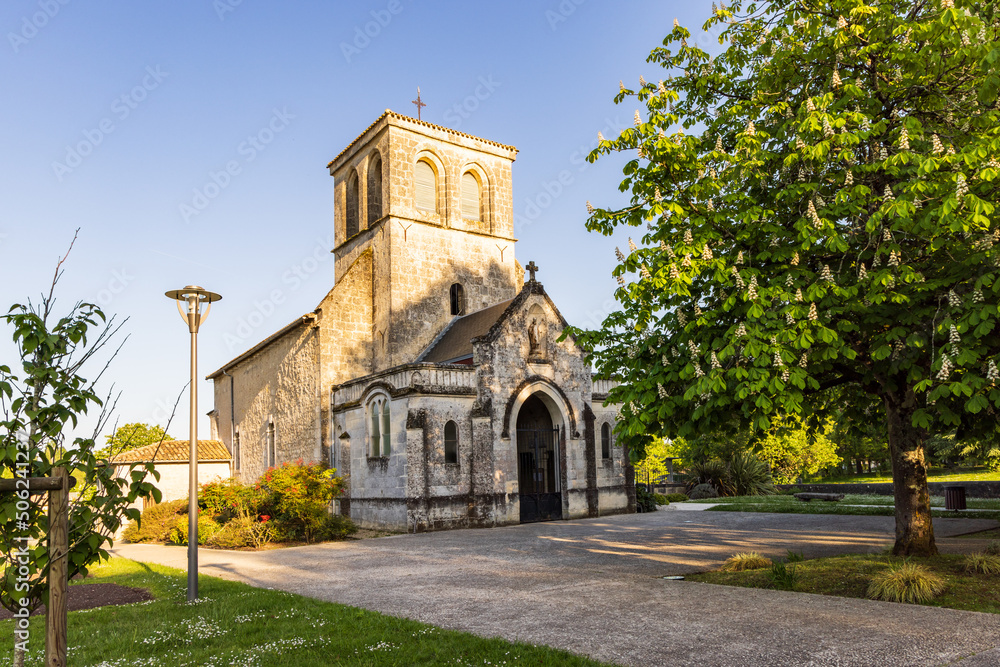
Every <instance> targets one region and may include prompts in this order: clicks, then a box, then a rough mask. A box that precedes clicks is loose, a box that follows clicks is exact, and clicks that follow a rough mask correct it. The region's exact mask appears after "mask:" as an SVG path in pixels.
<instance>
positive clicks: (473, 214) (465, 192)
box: [462, 171, 482, 222]
mask: <svg viewBox="0 0 1000 667" xmlns="http://www.w3.org/2000/svg"><path fill="white" fill-rule="evenodd" d="M479 199H480V191H479V179H477V178H476V177H475V175H474V174H473V173H472V172H471V171H467V172H465V173H464V174H462V219H464V220H476V221H477V222H478V221H479V220H482V212H481V211H482V209H481V208H480V206H479Z"/></svg>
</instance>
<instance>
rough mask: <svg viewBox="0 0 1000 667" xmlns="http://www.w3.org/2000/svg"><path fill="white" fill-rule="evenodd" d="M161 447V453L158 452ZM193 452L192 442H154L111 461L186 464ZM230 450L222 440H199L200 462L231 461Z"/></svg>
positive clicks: (124, 453)
mask: <svg viewBox="0 0 1000 667" xmlns="http://www.w3.org/2000/svg"><path fill="white" fill-rule="evenodd" d="M157 447H159V451H157ZM190 450H191V441H190V440H164V441H163V442H162V443H158V442H154V443H153V444H151V445H146V446H144V447H139V448H137V449H132V450H129V451H127V452H122V453H121V454H119V455H118V456H115V457H114V458H113V459H111V462H112V463H137V462H145V461H153V460H154V459H153V455H154V454H155V455H156V459H155V461H163V462H167V461H180V462H184V463H186V462H187V461H188V460H189V456H188V454H189V452H190ZM229 460H231V457H230V456H229V450H228V449H226V446H225V445H224V444H222V442H221V441H220V440H199V441H198V462H199V463H201V462H204V461H229Z"/></svg>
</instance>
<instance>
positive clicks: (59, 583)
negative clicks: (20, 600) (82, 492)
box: [45, 467, 70, 667]
mask: <svg viewBox="0 0 1000 667" xmlns="http://www.w3.org/2000/svg"><path fill="white" fill-rule="evenodd" d="M52 478H53V479H58V480H59V484H58V486H59V488H57V489H55V490H53V491H49V603H48V605H46V614H45V665H46V667H66V594H67V590H66V589H67V588H68V586H69V577H68V576H67V575H68V564H67V562H66V561H67V552H68V551H69V488H70V483H69V473H68V472H67V471H66V468H65V467H58V468H53V469H52Z"/></svg>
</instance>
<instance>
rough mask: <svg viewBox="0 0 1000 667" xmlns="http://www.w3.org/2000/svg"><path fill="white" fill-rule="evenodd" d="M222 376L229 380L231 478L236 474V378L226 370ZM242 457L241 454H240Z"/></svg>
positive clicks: (223, 370)
mask: <svg viewBox="0 0 1000 667" xmlns="http://www.w3.org/2000/svg"><path fill="white" fill-rule="evenodd" d="M222 374H223V375H225V376H226V377H228V378H229V453H230V454H231V455H233V457H232V458H233V460H232V463H230V464H229V467H230V470H229V476H230V477H233V476H234V474H233V473H235V472H236V452H235V451H233V449H234V448H235V447H236V407H235V406H236V398H235V394H236V378H234V377H233V376H232V375H230V374H229V373H227V372H226V369H224V368H223V369H222ZM240 454H241V455H242V452H240Z"/></svg>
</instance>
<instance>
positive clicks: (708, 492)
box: [688, 484, 719, 500]
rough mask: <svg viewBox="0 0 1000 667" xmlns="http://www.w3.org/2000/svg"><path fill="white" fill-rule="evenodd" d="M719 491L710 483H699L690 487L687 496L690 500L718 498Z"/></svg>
mask: <svg viewBox="0 0 1000 667" xmlns="http://www.w3.org/2000/svg"><path fill="white" fill-rule="evenodd" d="M718 497H719V492H718V491H716V490H715V487H714V486H712V485H711V484H699V485H698V486H696V487H694V488H693V489H691V493H689V494H688V498H690V499H691V500H704V499H705V498H718Z"/></svg>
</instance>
